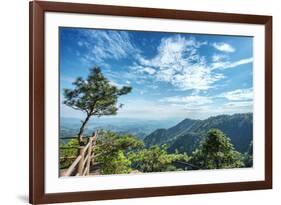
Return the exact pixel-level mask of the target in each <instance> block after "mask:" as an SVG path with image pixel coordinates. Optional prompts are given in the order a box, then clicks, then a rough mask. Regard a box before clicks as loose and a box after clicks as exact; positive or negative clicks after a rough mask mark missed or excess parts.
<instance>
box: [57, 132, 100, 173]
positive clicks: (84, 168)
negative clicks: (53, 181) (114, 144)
mask: <svg viewBox="0 0 281 205" xmlns="http://www.w3.org/2000/svg"><path fill="white" fill-rule="evenodd" d="M96 139H97V132H95V133H94V134H93V136H92V137H89V138H88V142H87V144H86V145H85V146H79V147H78V149H79V155H78V156H77V157H76V158H75V160H74V161H73V163H72V164H71V165H70V167H69V168H68V169H67V171H66V172H65V173H64V174H63V175H62V176H87V175H89V174H90V168H91V163H92V159H93V156H94V154H93V149H94V146H95V144H96ZM71 158H73V157H71Z"/></svg>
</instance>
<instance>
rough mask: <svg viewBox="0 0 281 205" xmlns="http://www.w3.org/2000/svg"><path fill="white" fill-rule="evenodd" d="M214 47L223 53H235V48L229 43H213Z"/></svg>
mask: <svg viewBox="0 0 281 205" xmlns="http://www.w3.org/2000/svg"><path fill="white" fill-rule="evenodd" d="M212 45H213V47H214V48H215V49H217V50H219V51H221V52H227V53H233V52H235V48H234V47H232V46H231V45H230V44H228V43H223V42H221V43H213V44H212Z"/></svg>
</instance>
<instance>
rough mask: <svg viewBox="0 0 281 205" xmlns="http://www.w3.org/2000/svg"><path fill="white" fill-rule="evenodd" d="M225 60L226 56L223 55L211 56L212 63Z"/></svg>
mask: <svg viewBox="0 0 281 205" xmlns="http://www.w3.org/2000/svg"><path fill="white" fill-rule="evenodd" d="M226 58H227V55H223V54H214V55H213V56H212V61H213V62H220V61H222V60H224V59H226Z"/></svg>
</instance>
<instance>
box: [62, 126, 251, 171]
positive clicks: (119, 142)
mask: <svg viewBox="0 0 281 205" xmlns="http://www.w3.org/2000/svg"><path fill="white" fill-rule="evenodd" d="M78 144H79V143H78V140H77V139H72V140H69V141H68V142H67V143H65V144H64V145H62V147H64V148H65V147H73V146H78ZM94 153H95V157H94V159H93V162H95V163H96V164H97V167H96V169H98V172H99V173H100V174H128V173H131V172H164V171H179V170H183V167H182V166H178V165H177V162H183V163H187V164H191V165H193V166H194V167H197V168H196V169H222V168H225V169H226V168H239V167H251V166H252V145H251V146H250V147H249V150H248V152H246V153H244V154H241V153H240V152H238V151H236V150H235V148H234V146H233V144H232V143H231V140H230V138H228V137H227V136H226V135H225V134H224V133H223V132H222V131H220V130H218V129H210V130H209V131H208V132H207V133H205V135H204V136H202V140H201V141H200V143H199V145H198V146H197V147H196V149H195V150H194V151H193V152H192V153H191V154H190V155H187V154H186V153H179V152H178V151H177V150H176V151H175V152H173V153H170V152H168V145H166V144H163V145H153V146H150V147H145V145H144V143H143V141H142V140H140V139H138V138H136V137H135V136H133V135H119V134H116V133H113V132H109V131H103V132H101V133H99V135H98V138H97V142H96V146H95V150H94ZM60 155H61V158H62V159H61V161H60V167H61V168H67V167H68V166H70V164H71V163H72V162H73V160H74V159H68V160H66V159H64V160H63V158H66V157H69V156H76V155H77V151H76V150H75V149H60ZM194 167H187V168H185V169H193V168H194Z"/></svg>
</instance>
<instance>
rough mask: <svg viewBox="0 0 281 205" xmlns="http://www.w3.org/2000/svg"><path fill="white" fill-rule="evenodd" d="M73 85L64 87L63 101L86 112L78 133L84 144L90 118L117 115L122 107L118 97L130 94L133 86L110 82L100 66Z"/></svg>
mask: <svg viewBox="0 0 281 205" xmlns="http://www.w3.org/2000/svg"><path fill="white" fill-rule="evenodd" d="M73 85H74V88H73V89H64V98H65V100H64V101H63V103H64V104H65V105H67V106H69V107H72V108H73V109H75V110H80V111H83V112H84V113H85V114H86V117H85V119H84V120H83V121H82V124H81V127H80V129H79V132H78V134H77V137H78V141H79V144H80V145H83V132H84V130H85V127H86V125H87V123H88V121H89V120H90V118H91V117H92V116H97V117H101V116H105V115H116V114H117V111H118V109H119V108H121V107H122V104H119V105H118V104H117V100H118V97H119V96H121V95H126V94H128V93H129V92H131V90H132V88H131V87H129V86H123V87H122V88H118V87H117V86H114V85H112V84H110V82H109V80H108V79H107V78H106V77H105V76H104V75H103V74H102V72H101V70H100V68H99V67H94V68H93V69H91V70H90V73H89V75H88V77H87V78H86V79H85V80H84V79H83V78H82V77H78V78H77V79H76V80H75V81H74V82H73Z"/></svg>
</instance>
